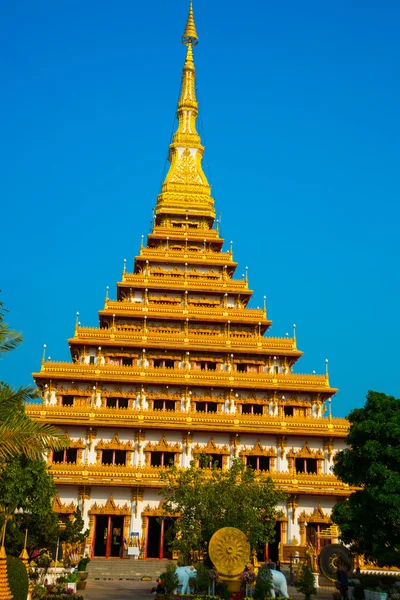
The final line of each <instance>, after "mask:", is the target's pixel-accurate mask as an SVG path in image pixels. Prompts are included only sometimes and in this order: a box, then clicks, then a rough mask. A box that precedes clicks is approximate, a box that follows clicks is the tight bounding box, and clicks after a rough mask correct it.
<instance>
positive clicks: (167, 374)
mask: <svg viewBox="0 0 400 600" xmlns="http://www.w3.org/2000/svg"><path fill="white" fill-rule="evenodd" d="M210 373H211V374H210ZM233 373H234V374H233ZM233 373H230V372H227V371H212V372H210V371H197V370H193V369H192V370H186V369H168V368H161V367H160V368H153V367H147V368H146V369H144V370H143V369H142V367H140V366H137V365H135V366H132V367H121V366H113V365H104V366H98V365H81V364H78V363H68V362H45V363H42V368H41V371H40V372H39V373H34V374H33V377H34V379H35V380H38V379H53V380H55V379H61V380H62V379H69V378H72V377H73V378H74V380H75V381H77V380H79V381H82V380H83V381H109V382H120V383H125V382H126V383H146V384H147V383H152V384H155V385H184V386H187V385H191V386H200V387H202V386H206V387H209V386H210V385H211V386H213V387H214V388H226V387H236V388H245V389H260V390H272V391H273V390H281V391H282V392H284V391H298V392H313V391H315V392H318V393H320V394H324V395H325V396H327V397H330V396H333V395H334V394H335V393H336V392H337V389H336V388H331V387H329V385H327V384H326V376H325V375H303V374H294V373H288V374H285V375H284V374H280V373H277V374H270V373H245V372H243V373H242V372H237V371H235V372H233Z"/></svg>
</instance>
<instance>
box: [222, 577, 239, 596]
mask: <svg viewBox="0 0 400 600" xmlns="http://www.w3.org/2000/svg"><path fill="white" fill-rule="evenodd" d="M219 581H222V582H223V583H225V584H226V586H227V588H228V591H229V592H231V593H232V592H240V587H241V584H242V581H241V578H240V575H239V577H224V576H223V575H220V576H219Z"/></svg>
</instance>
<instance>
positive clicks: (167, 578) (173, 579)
mask: <svg viewBox="0 0 400 600" xmlns="http://www.w3.org/2000/svg"><path fill="white" fill-rule="evenodd" d="M162 585H163V588H164V590H165V593H166V594H171V593H172V592H173V591H174V590H175V589H176V588H177V587H178V585H179V579H178V575H177V574H176V565H175V564H174V563H168V565H167V568H166V570H165V573H164V575H163V578H162Z"/></svg>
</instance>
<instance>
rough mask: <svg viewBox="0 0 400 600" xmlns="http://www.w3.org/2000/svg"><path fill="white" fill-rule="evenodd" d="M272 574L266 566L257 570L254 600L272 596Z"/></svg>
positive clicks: (262, 599)
mask: <svg viewBox="0 0 400 600" xmlns="http://www.w3.org/2000/svg"><path fill="white" fill-rule="evenodd" d="M272 589H273V583H272V573H271V570H270V569H269V568H268V566H267V565H261V567H260V568H259V570H258V575H257V581H256V585H255V588H254V598H255V600H264V599H265V598H266V597H267V596H271V595H272Z"/></svg>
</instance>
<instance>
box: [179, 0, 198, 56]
mask: <svg viewBox="0 0 400 600" xmlns="http://www.w3.org/2000/svg"><path fill="white" fill-rule="evenodd" d="M198 42H199V38H198V37H197V31H196V25H195V24H194V16H193V5H192V0H190V7H189V15H188V19H187V22H186V27H185V31H184V34H183V36H182V44H185V46H195V45H196V44H198Z"/></svg>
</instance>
